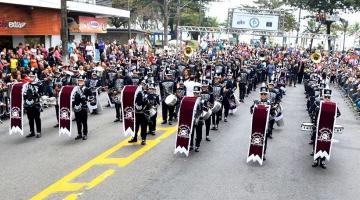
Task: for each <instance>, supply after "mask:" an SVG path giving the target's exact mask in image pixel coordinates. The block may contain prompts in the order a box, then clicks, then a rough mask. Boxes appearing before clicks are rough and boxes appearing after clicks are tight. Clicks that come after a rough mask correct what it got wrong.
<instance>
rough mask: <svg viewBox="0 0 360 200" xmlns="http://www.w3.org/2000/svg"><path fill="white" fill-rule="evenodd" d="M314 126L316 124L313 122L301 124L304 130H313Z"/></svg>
mask: <svg viewBox="0 0 360 200" xmlns="http://www.w3.org/2000/svg"><path fill="white" fill-rule="evenodd" d="M313 126H314V124H313V123H307V122H304V123H302V124H301V130H302V131H311V130H312V129H313Z"/></svg>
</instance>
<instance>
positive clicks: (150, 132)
mask: <svg viewBox="0 0 360 200" xmlns="http://www.w3.org/2000/svg"><path fill="white" fill-rule="evenodd" d="M147 134H148V135H156V134H155V131H149V132H148V133H147Z"/></svg>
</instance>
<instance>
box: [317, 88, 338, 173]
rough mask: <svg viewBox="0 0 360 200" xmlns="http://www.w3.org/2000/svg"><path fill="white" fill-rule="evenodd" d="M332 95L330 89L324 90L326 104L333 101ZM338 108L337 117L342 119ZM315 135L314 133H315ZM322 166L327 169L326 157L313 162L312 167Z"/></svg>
mask: <svg viewBox="0 0 360 200" xmlns="http://www.w3.org/2000/svg"><path fill="white" fill-rule="evenodd" d="M331 93H332V91H331V89H329V88H325V89H324V91H323V101H324V102H329V101H331V100H330V99H331ZM336 108H337V110H336V117H340V115H341V113H340V110H339V108H338V107H337V106H336ZM319 111H320V110H319V109H318V110H317V117H319V114H320V113H319ZM317 121H319V120H317ZM317 121H316V122H317ZM317 126H318V124H316V126H315V127H317ZM313 134H314V133H313ZM315 134H317V132H316V131H315ZM315 139H316V136H315V137H314V140H315ZM313 151H315V142H314V145H313ZM311 155H314V152H313V153H312V154H311ZM319 165H320V167H321V168H323V169H326V164H325V156H324V157H322V158H321V157H319V158H317V159H316V160H314V162H313V165H312V167H317V166H319Z"/></svg>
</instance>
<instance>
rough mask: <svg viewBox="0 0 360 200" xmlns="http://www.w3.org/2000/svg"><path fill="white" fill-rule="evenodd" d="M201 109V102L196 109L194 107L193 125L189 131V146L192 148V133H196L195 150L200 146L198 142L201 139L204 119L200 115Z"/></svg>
mask: <svg viewBox="0 0 360 200" xmlns="http://www.w3.org/2000/svg"><path fill="white" fill-rule="evenodd" d="M202 111H203V104H202V103H201V102H200V103H199V104H198V105H197V107H196V109H195V116H194V117H195V119H194V125H193V128H192V132H191V141H190V146H191V148H193V146H194V133H196V140H195V150H197V149H198V148H199V147H200V143H201V140H202V127H203V125H204V119H203V117H202V116H201V114H202Z"/></svg>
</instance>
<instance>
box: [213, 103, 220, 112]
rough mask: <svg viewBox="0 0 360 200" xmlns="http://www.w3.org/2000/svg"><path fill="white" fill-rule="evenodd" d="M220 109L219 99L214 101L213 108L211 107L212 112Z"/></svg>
mask: <svg viewBox="0 0 360 200" xmlns="http://www.w3.org/2000/svg"><path fill="white" fill-rule="evenodd" d="M220 109H221V103H220V102H219V101H215V103H214V106H213V108H212V109H211V111H212V113H217V112H219V111H220Z"/></svg>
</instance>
